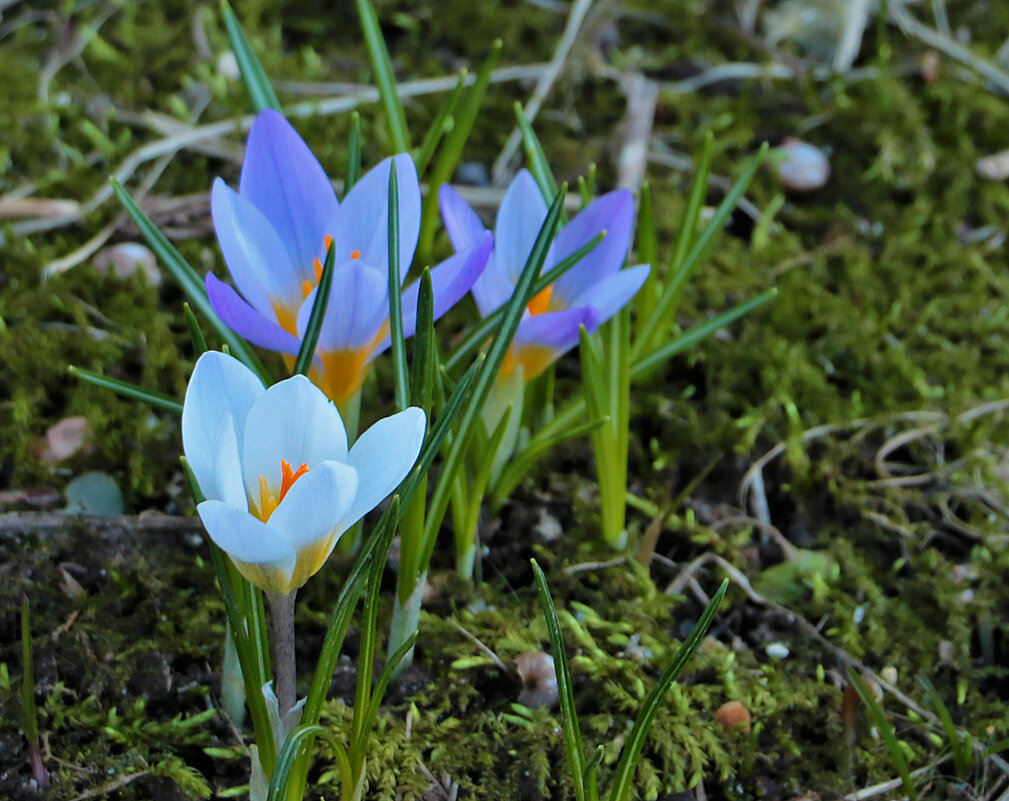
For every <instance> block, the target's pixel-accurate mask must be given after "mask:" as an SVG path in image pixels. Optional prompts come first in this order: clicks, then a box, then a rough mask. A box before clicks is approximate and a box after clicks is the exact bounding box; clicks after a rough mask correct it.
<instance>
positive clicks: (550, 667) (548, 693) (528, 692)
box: [515, 651, 557, 708]
mask: <svg viewBox="0 0 1009 801" xmlns="http://www.w3.org/2000/svg"><path fill="white" fill-rule="evenodd" d="M515 667H516V669H517V670H518V673H519V678H520V679H522V692H521V693H520V694H519V699H518V700H519V703H520V704H522V705H523V706H528V707H535V706H545V707H548V708H549V707H552V706H553V705H554V704H556V703H557V672H556V670H554V658H553V657H552V656H550V654H545V653H543V652H542V651H526V652H525V653H524V654H519V655H518V656H516V657H515Z"/></svg>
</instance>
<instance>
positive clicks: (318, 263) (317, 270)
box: [312, 259, 322, 283]
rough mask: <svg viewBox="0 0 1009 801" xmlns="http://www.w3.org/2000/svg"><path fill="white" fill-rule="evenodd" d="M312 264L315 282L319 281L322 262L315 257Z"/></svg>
mask: <svg viewBox="0 0 1009 801" xmlns="http://www.w3.org/2000/svg"><path fill="white" fill-rule="evenodd" d="M312 266H313V267H314V268H315V283H319V282H320V281H321V280H322V262H321V261H319V260H318V259H316V260H315V264H313V265H312Z"/></svg>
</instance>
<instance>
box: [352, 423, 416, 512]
mask: <svg viewBox="0 0 1009 801" xmlns="http://www.w3.org/2000/svg"><path fill="white" fill-rule="evenodd" d="M426 426H427V418H426V416H425V415H424V412H423V411H421V410H420V409H418V408H417V407H416V406H411V407H410V408H409V409H404V410H403V411H402V412H399V413H398V414H394V415H392V416H391V417H386V418H385V419H383V420H379V421H378V422H377V423H375V425H373V426H372V427H371V428H369V429H368V430H367V431H365V432H364V433H363V434H362V435H361V436H360V438H359V439H358V440H357V442H355V443H354V447H352V448H351V449H350V454H349V455H348V457H347V459H348V461H349V462H350V464H351V465H353V466H354V468H355V469H356V470H357V476H358V480H359V484H358V490H357V496H356V497H355V498H354V502H353V503H352V504H351V506H350V509H349V510H348V512H347V516H346V518H344V521H343V523H342V524H341V525H343V526H348V527H349V526H352V525H354V523H356V522H357V521H358V520H360V519H361V518H362V517H364V516H365V515H366V514H367V513H368V512H370V511H371V510H372V509H374V508H375V507H376V506H378V504H379V503H380V502H381V500H382V499H383V498H385V497H386V496H387V495H389V494H390V493H391V492H392V491H393V490H395V489H396V487H398V486H399V485H400V483H401V482H402V481H403V479H404V478H406V476H407V474H408V473H409V472H410V470H411V469H413V465H414V463H415V462H416V461H417V456H418V455H419V454H420V446H421V445H422V444H423V443H424V430H425V428H426Z"/></svg>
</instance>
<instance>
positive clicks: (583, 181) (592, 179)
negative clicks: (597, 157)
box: [578, 161, 596, 209]
mask: <svg viewBox="0 0 1009 801" xmlns="http://www.w3.org/2000/svg"><path fill="white" fill-rule="evenodd" d="M578 193H579V194H580V195H581V196H582V208H583V209H584V208H585V207H586V206H587V205H589V203H591V202H592V198H593V196H594V195H595V194H596V163H595V162H594V161H593V162H592V163H591V164H590V165H589V171H588V172H587V173H586V174H585V175H579V176H578Z"/></svg>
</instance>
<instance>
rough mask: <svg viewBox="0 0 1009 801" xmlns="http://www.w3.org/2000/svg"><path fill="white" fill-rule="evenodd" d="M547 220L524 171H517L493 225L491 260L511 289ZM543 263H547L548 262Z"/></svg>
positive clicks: (537, 193)
mask: <svg viewBox="0 0 1009 801" xmlns="http://www.w3.org/2000/svg"><path fill="white" fill-rule="evenodd" d="M546 216H547V204H546V201H544V200H543V195H542V194H540V190H539V187H538V186H536V181H535V180H534V179H533V177H532V175H530V174H529V171H528V170H520V171H519V173H518V175H516V176H515V178H514V180H513V181H512V182H511V185H510V186H509V187H508V191H507V192H505V196H504V198H503V199H502V201H501V208H500V209H499V210H498V213H497V222H496V223H495V225H494V243H495V248H494V258H495V260H496V261H497V269H499V270H501V271H502V273H504V275H506V276H507V277H508V279H509V280H510V281H511V283H512V285H514V284H515V283H516V282H517V281H518V279H519V275H520V274H521V272H522V268H523V267H525V264H526V261H528V260H529V254H530V253H532V249H533V245H534V244H535V243H536V236H537V234H539V232H540V228H541V227H542V226H543V221H544V220H545V219H546ZM546 263H548V264H549V263H551V262H550V261H549V260H548V261H547V262H546Z"/></svg>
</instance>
